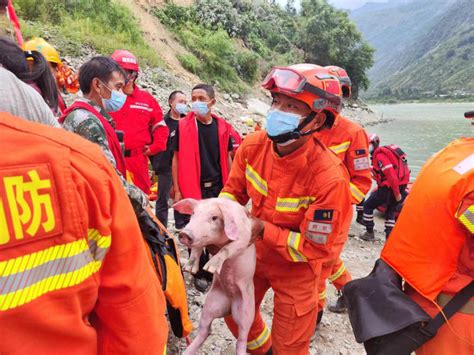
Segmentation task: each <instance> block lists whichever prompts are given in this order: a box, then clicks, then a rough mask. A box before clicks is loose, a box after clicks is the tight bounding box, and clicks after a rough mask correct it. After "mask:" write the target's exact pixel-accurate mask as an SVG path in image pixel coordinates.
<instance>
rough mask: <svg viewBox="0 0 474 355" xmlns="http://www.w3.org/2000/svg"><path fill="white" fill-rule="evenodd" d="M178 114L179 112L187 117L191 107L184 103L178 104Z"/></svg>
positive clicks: (176, 109) (176, 108)
mask: <svg viewBox="0 0 474 355" xmlns="http://www.w3.org/2000/svg"><path fill="white" fill-rule="evenodd" d="M174 109H175V111H176V112H178V113H179V114H180V115H186V114H187V113H188V112H189V107H188V105H186V104H183V103H178V104H176V107H175V108H174Z"/></svg>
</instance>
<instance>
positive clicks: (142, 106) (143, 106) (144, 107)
mask: <svg viewBox="0 0 474 355" xmlns="http://www.w3.org/2000/svg"><path fill="white" fill-rule="evenodd" d="M130 108H133V109H136V110H145V111H148V112H153V109H152V108H151V107H150V106H149V105H148V104H146V103H143V102H135V103H134V104H133V105H130Z"/></svg>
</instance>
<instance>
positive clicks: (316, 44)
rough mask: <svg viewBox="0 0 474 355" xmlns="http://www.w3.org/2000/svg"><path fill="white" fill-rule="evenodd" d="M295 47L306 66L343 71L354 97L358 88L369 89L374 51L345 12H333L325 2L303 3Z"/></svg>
mask: <svg viewBox="0 0 474 355" xmlns="http://www.w3.org/2000/svg"><path fill="white" fill-rule="evenodd" d="M297 43H298V46H299V47H300V48H301V49H302V50H304V52H305V60H306V61H307V62H310V63H315V64H319V65H338V66H340V67H342V68H345V69H346V70H347V71H348V73H349V76H350V77H351V79H352V82H353V95H354V97H357V96H358V92H359V89H360V88H362V89H367V88H368V86H369V79H368V77H367V74H366V72H367V70H368V69H369V68H370V67H371V66H372V64H373V53H374V50H373V49H372V48H371V47H370V46H369V44H368V43H367V42H366V41H365V40H364V39H363V38H362V34H361V33H360V32H359V31H358V30H357V28H356V26H355V25H354V24H353V23H352V22H351V21H350V19H349V17H348V15H347V13H346V12H344V11H341V10H336V9H335V8H334V7H333V6H331V5H329V4H328V2H327V0H303V1H302V2H301V24H300V27H299V33H298V40H297Z"/></svg>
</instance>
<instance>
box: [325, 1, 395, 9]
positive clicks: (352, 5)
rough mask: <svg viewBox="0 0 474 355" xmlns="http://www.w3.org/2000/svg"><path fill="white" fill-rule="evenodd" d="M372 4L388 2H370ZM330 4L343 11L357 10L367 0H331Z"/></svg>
mask: <svg viewBox="0 0 474 355" xmlns="http://www.w3.org/2000/svg"><path fill="white" fill-rule="evenodd" d="M370 1H371V2H387V0H370ZM329 2H330V3H331V4H333V5H336V7H339V8H343V9H351V10H352V9H357V8H359V7H361V6H362V5H364V4H365V3H366V2H368V1H367V0H329Z"/></svg>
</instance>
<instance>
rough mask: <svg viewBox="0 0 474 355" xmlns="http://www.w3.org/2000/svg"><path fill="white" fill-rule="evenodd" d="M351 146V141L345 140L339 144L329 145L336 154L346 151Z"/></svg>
mask: <svg viewBox="0 0 474 355" xmlns="http://www.w3.org/2000/svg"><path fill="white" fill-rule="evenodd" d="M350 146H351V142H350V141H346V142H343V143H341V144H338V145H333V146H331V147H329V149H331V150H332V151H333V152H334V153H336V154H341V153H344V152H345V151H347V150H348V149H349V147H350Z"/></svg>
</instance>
